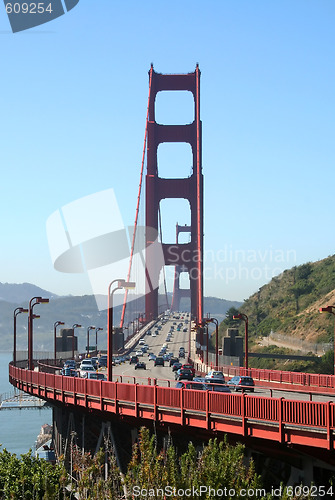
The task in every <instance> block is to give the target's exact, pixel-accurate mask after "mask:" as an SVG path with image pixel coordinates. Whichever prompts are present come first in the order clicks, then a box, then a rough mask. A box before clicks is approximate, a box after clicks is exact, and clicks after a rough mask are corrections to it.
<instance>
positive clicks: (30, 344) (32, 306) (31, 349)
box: [28, 297, 49, 370]
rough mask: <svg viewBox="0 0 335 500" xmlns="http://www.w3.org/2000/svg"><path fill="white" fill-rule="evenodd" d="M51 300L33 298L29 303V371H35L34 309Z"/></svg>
mask: <svg viewBox="0 0 335 500" xmlns="http://www.w3.org/2000/svg"><path fill="white" fill-rule="evenodd" d="M48 302H49V299H43V298H42V297H33V298H32V299H30V301H29V311H28V312H29V316H28V370H33V368H34V367H33V319H34V318H36V317H37V316H35V315H34V313H33V308H34V306H36V304H47V303H48Z"/></svg>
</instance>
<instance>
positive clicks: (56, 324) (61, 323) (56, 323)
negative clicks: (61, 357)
mask: <svg viewBox="0 0 335 500" xmlns="http://www.w3.org/2000/svg"><path fill="white" fill-rule="evenodd" d="M58 325H65V323H64V321H55V323H54V360H55V361H56V354H57V337H56V329H57V326H58Z"/></svg>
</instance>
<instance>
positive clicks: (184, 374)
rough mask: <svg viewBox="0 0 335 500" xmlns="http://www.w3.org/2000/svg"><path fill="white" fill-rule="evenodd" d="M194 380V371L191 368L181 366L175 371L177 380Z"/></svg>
mask: <svg viewBox="0 0 335 500" xmlns="http://www.w3.org/2000/svg"><path fill="white" fill-rule="evenodd" d="M183 379H186V380H193V372H192V370H190V369H189V368H179V370H177V371H176V372H175V380H183Z"/></svg>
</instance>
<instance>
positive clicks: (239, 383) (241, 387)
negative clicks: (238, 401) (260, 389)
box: [227, 376, 255, 392]
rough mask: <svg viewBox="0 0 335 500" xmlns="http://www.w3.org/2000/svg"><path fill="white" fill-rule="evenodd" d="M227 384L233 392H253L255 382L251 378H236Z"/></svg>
mask: <svg viewBox="0 0 335 500" xmlns="http://www.w3.org/2000/svg"><path fill="white" fill-rule="evenodd" d="M227 384H228V385H229V387H230V388H231V389H234V390H235V391H250V392H254V387H255V382H254V381H253V379H252V378H251V377H240V376H236V377H233V378H232V379H230V380H229V381H228V382H227Z"/></svg>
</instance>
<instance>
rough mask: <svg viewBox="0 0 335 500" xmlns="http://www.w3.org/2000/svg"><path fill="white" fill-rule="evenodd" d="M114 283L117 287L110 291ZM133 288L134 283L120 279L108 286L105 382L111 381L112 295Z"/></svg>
mask: <svg viewBox="0 0 335 500" xmlns="http://www.w3.org/2000/svg"><path fill="white" fill-rule="evenodd" d="M114 283H117V287H116V288H114V290H112V286H113V285H114ZM132 288H135V283H134V282H132V281H125V280H121V279H117V280H113V281H112V282H111V283H109V286H108V309H107V372H108V373H107V377H108V378H107V380H108V381H109V382H112V380H113V294H114V293H115V292H116V290H122V289H125V290H130V289H132Z"/></svg>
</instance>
